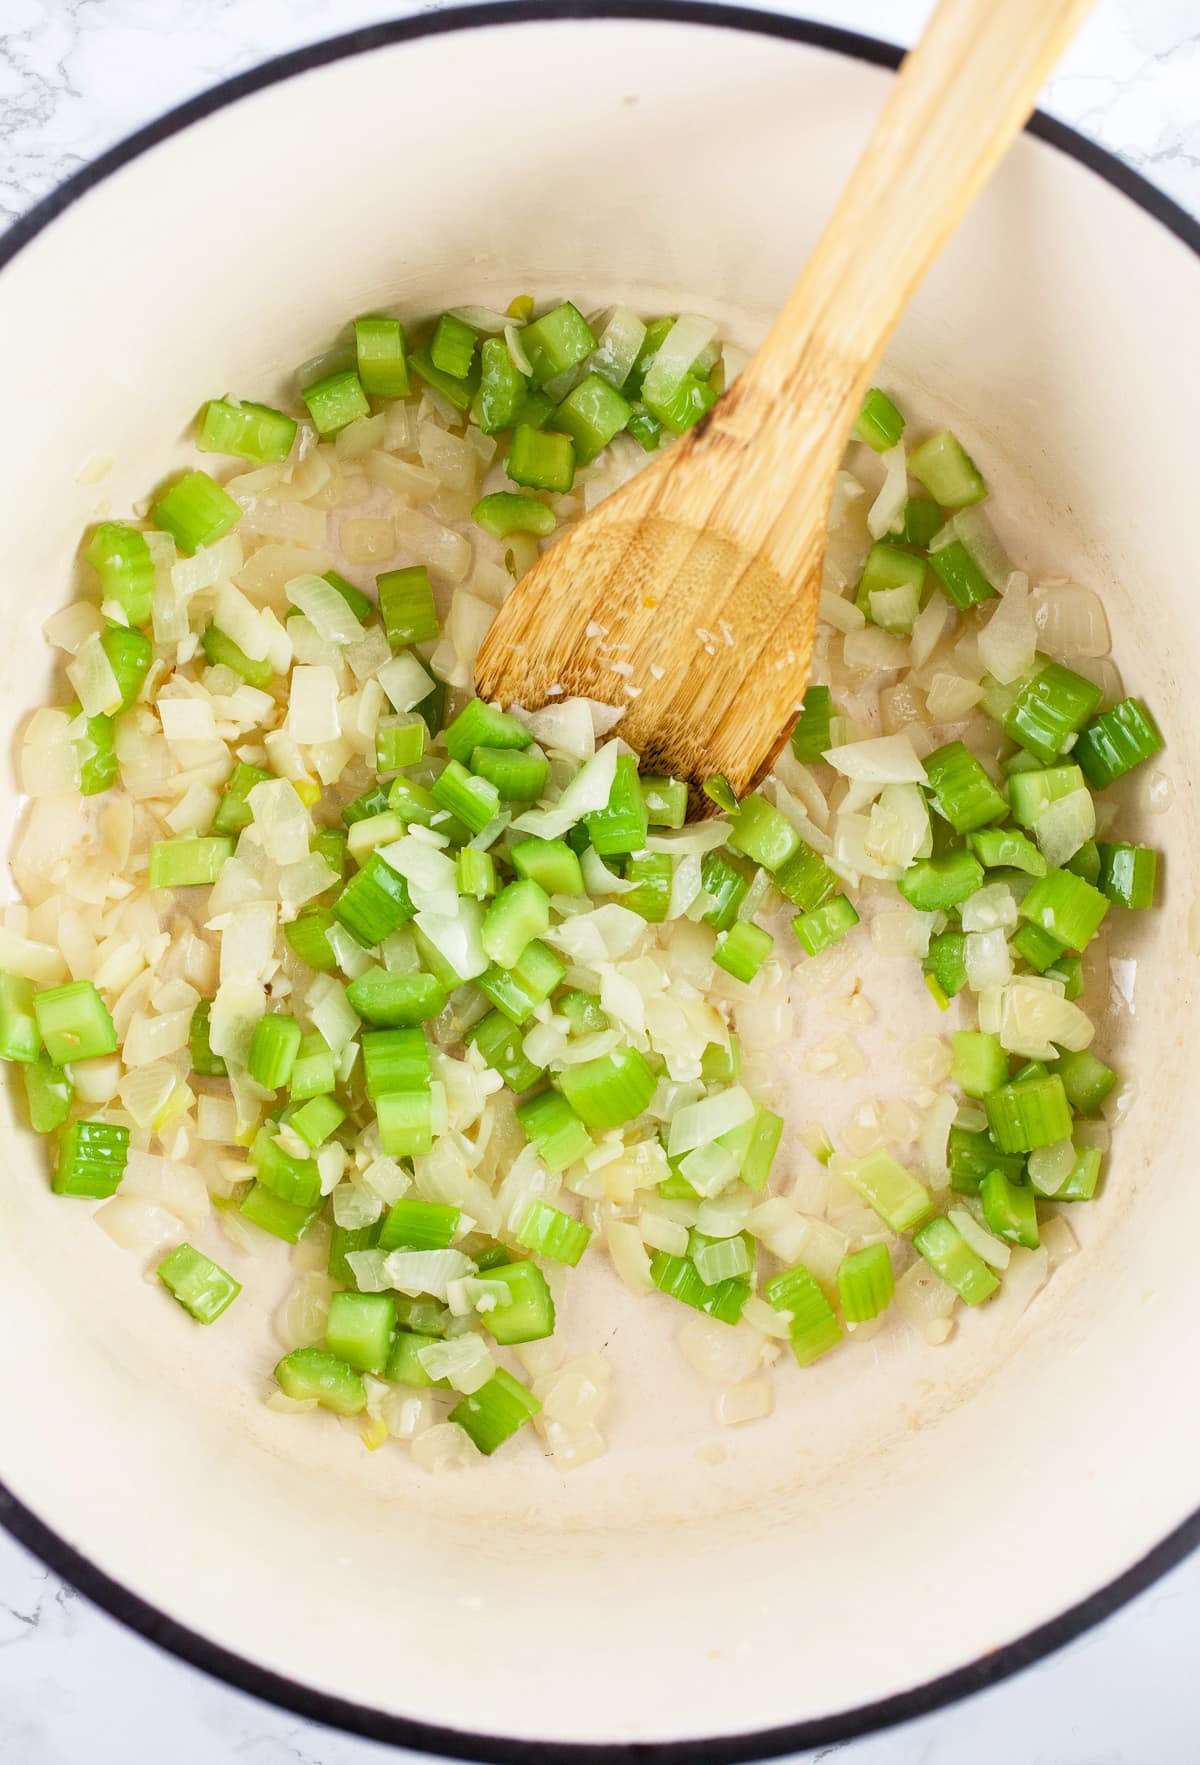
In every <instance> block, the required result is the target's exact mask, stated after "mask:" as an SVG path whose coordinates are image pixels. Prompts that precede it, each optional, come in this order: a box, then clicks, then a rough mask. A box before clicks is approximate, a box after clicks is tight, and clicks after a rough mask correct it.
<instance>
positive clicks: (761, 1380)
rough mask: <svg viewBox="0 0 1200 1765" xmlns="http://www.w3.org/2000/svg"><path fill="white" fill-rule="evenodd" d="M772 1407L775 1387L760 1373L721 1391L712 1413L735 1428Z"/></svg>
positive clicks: (719, 1420) (723, 1425) (768, 1412)
mask: <svg viewBox="0 0 1200 1765" xmlns="http://www.w3.org/2000/svg"><path fill="white" fill-rule="evenodd" d="M860 1328H861V1326H860ZM774 1408H775V1387H774V1385H773V1384H772V1382H771V1378H770V1375H769V1374H767V1373H761V1374H760V1375H759V1376H758V1378H757V1379H746V1380H744V1381H743V1382H742V1383H741V1384H740V1385H730V1386H729V1387H728V1388H727V1389H726V1390H724V1391H722V1392H721V1393H720V1395H719V1396H718V1398H717V1401H716V1403H715V1404H714V1406H713V1413H714V1415H715V1416H716V1419H717V1421H718V1422H719V1423H720V1425H721V1427H722V1428H736V1427H738V1426H740V1424H741V1423H743V1422H759V1421H762V1419H763V1418H764V1417H766V1416H769V1415H770V1414H771V1411H772V1410H773V1409H774Z"/></svg>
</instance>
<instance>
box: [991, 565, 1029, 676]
mask: <svg viewBox="0 0 1200 1765" xmlns="http://www.w3.org/2000/svg"><path fill="white" fill-rule="evenodd" d="M977 642H978V646H979V659H980V661H981V662H982V663H983V665H984V667H985V668H986V669H987V670H988V673H989V674H991V675H992V676H993V677H994V678H995V679H996V680H998V681H1000V683H1001V685H1003V686H1009V685H1011V683H1012V682H1013V681H1015V680H1020V679H1021V677H1022V675H1025V674H1028V673H1029V672H1030V670H1031V669H1032V668H1033V665H1034V658H1035V655H1036V652H1037V626H1036V624H1035V621H1034V615H1033V605H1032V602H1031V601H1030V598H1029V582H1028V578H1027V577H1025V576H1024V575H1022V574H1021V573H1020V572H1019V571H1014V572H1013V573H1012V575H1011V576H1010V577H1009V578H1008V584H1007V587H1006V589H1005V591H1004V594H1003V595H1002V596H1001V598H1000V600H999V601H998V602H997V603H996V610H995V612H994V613H993V614H992V616H991V618H990V619H989V620H988V621H987V624H986V625H984V627H983V628H982V630H981V631H980V632H979V634H978V638H977Z"/></svg>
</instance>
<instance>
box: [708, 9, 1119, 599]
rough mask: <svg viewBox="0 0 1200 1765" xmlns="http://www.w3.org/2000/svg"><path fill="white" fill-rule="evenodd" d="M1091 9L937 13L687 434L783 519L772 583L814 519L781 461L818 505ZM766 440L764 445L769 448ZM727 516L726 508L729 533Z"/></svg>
mask: <svg viewBox="0 0 1200 1765" xmlns="http://www.w3.org/2000/svg"><path fill="white" fill-rule="evenodd" d="M1091 5H1092V0H940V4H939V5H938V7H937V9H936V11H935V12H934V14H933V16H932V18H931V19H930V22H929V24H928V26H927V27H926V29H925V32H924V35H923V36H922V37H921V39H920V41H919V42H918V44H917V45H916V47H915V48H914V49H913V50H912V52H911V53H910V54H909V55H908V56H906V57H905V60H904V63H903V66H902V67H901V70H900V75H899V78H898V79H897V80H896V82H895V84H894V86H893V88H892V92H891V95H890V97H889V98H888V101H887V103H886V104H885V106H884V108H883V111H882V113H881V114H880V117H879V120H878V122H877V123H876V125H875V128H874V129H873V131H872V133H871V136H870V139H869V141H868V142H867V146H866V148H865V150H864V151H863V154H862V157H861V158H860V159H859V161H858V164H857V166H856V167H855V170H854V172H853V174H852V176H851V178H850V181H849V183H848V184H847V185H846V188H845V190H844V192H843V194H842V197H841V200H840V201H839V203H838V205H837V207H836V209H835V210H834V212H833V216H832V218H831V219H830V221H829V224H828V226H827V227H826V229H825V232H824V234H823V235H822V238H821V240H820V242H819V243H818V245H817V248H816V250H815V252H814V253H813V255H812V257H811V258H810V260H809V263H808V265H807V267H806V269H805V271H804V273H803V275H802V276H801V277H800V280H799V281H798V282H797V283H796V286H795V287H794V288H793V290H792V292H791V294H790V295H789V297H788V299H787V302H786V304H785V305H784V306H783V308H782V310H781V311H780V313H779V316H778V317H777V318H776V320H775V323H774V324H773V326H772V327H771V330H770V332H769V333H768V335H767V337H766V339H765V341H764V342H763V344H762V346H761V348H760V349H759V350H758V351H757V352H756V354H755V356H754V358H753V360H752V361H751V362H750V363H749V364H748V366H747V367H746V369H745V370H744V371H743V373H742V375H741V376H740V378H739V379H738V380H737V381H736V382H735V384H734V386H733V387H732V389H731V391H730V392H729V394H728V395H727V396H726V397H725V398H724V399H722V400H721V402H720V403H719V404H718V405H717V406H716V408H715V409H714V410H713V413H712V418H711V423H710V434H706V435H704V436H703V437H701V436H698V437H697V443H698V449H697V451H699V450H700V448H701V447H703V448H704V449H705V451H707V446H708V445H711V446H713V449H714V454H715V455H716V456H717V457H718V458H722V457H723V458H724V460H725V461H726V465H727V466H728V463H729V461H730V455H731V453H740V452H741V449H742V448H743V447H745V448H747V454H746V457H745V461H744V467H745V471H744V472H739V474H738V484H737V502H738V503H739V504H740V505H741V506H742V507H743V508H746V509H752V508H753V506H754V502H755V499H756V497H757V496H758V495H761V496H763V497H769V498H770V499H771V502H772V504H773V505H775V506H779V507H780V518H779V521H778V523H777V525H776V527H775V529H774V532H773V534H772V540H773V545H772V550H773V554H774V557H775V561H776V563H777V565H778V566H779V567H780V569H781V574H782V575H783V576H784V578H785V580H787V579H788V577H789V575H790V573H791V571H792V570H795V569H799V568H800V567H801V566H802V565H803V563H804V562H805V561H806V555H807V548H808V545H809V543H810V541H811V526H812V511H811V509H810V508H808V507H806V505H807V503H808V497H807V496H804V495H799V496H796V497H795V498H794V499H793V498H789V499H783V500H782V502H781V499H780V495H779V491H780V483H781V478H782V476H783V471H784V468H783V464H782V462H784V461H787V460H791V461H792V469H791V471H790V473H788V474H787V476H788V478H789V479H790V481H791V483H792V484H794V485H797V486H798V485H799V484H801V483H804V482H806V481H807V482H808V483H809V484H811V485H813V486H814V488H818V489H819V493H820V494H822V495H825V496H827V495H828V490H829V487H830V482H831V478H832V471H833V464H834V460H835V458H836V456H838V455H840V452H841V449H842V447H843V445H844V442H845V437H846V433H847V431H848V429H849V427H850V424H851V423H852V422H853V420H854V417H855V416H856V415H857V413H858V409H859V406H860V404H861V402H862V398H863V395H864V393H865V391H866V389H867V386H868V385H869V383H870V377H871V373H872V371H873V369H874V367H875V365H876V363H877V362H878V360H879V357H880V355H881V354H882V353H883V349H884V345H885V344H886V342H887V340H888V338H889V337H890V336H891V333H892V331H893V329H894V328H895V326H896V323H897V321H898V320H899V319H900V317H901V315H902V313H903V312H904V310H905V308H906V307H907V306H908V304H909V302H910V300H911V298H912V295H913V291H914V289H915V288H916V286H917V284H918V282H919V281H920V280H921V277H922V276H923V275H924V274H925V271H926V270H927V269H928V268H929V266H930V264H931V263H932V262H933V260H934V258H935V257H936V256H937V254H938V252H939V251H940V250H941V248H942V246H943V245H944V244H945V242H946V240H947V239H948V238H949V236H950V234H951V233H952V232H953V230H954V228H955V227H956V226H957V225H958V222H959V221H960V220H961V219H962V217H963V215H964V214H965V213H966V211H967V210H968V208H969V207H970V206H971V204H972V202H974V200H975V198H976V196H977V195H978V194H979V191H980V190H981V189H982V187H983V185H984V184H985V183H986V181H987V179H988V177H989V176H990V174H991V173H992V171H993V170H994V169H995V167H996V165H997V163H998V162H999V160H1000V159H1001V158H1002V156H1003V154H1004V153H1005V151H1006V149H1007V148H1008V147H1009V145H1010V144H1011V142H1012V140H1013V139H1014V137H1015V136H1016V135H1017V134H1018V133H1019V132H1020V130H1021V128H1022V126H1023V125H1024V123H1025V120H1026V118H1027V117H1028V116H1029V113H1030V111H1031V110H1032V108H1033V104H1034V101H1035V99H1036V97H1037V94H1038V91H1039V90H1040V88H1041V86H1042V84H1043V83H1044V81H1045V79H1046V77H1047V75H1048V74H1049V73H1050V71H1051V69H1052V68H1053V66H1054V64H1055V62H1056V61H1057V59H1058V57H1059V55H1060V54H1061V52H1062V50H1063V48H1064V46H1065V44H1066V43H1067V42H1068V40H1069V39H1070V37H1071V35H1072V33H1073V32H1074V30H1075V29H1076V27H1077V26H1078V24H1079V22H1080V20H1081V19H1082V18H1083V16H1084V14H1085V13H1086V12H1087V11H1089V9H1090V7H1091ZM711 430H716V431H717V433H716V434H711ZM766 431H775V432H776V433H775V434H774V435H773V436H772V437H771V438H770V441H769V443H768V440H767V435H766V433H765V432H766ZM751 442H753V444H754V445H753V447H750V446H749V444H750V443H751ZM714 463H715V462H714ZM722 500H724V499H722ZM731 513H732V511H731V510H730V508H729V506H728V504H726V506H725V507H724V508H723V509H722V511H721V523H722V525H723V526H725V527H726V528H728V527H729V525H730V524H731V523H730V515H731ZM732 524H733V526H734V528H735V531H736V528H737V525H738V523H737V521H736V518H735V519H734V521H733V523H732ZM789 529H793V530H794V543H792V544H789V534H788V530H789Z"/></svg>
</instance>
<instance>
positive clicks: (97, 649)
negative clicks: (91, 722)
mask: <svg viewBox="0 0 1200 1765" xmlns="http://www.w3.org/2000/svg"><path fill="white" fill-rule="evenodd" d="M67 679H68V680H69V681H70V682H71V685H72V687H73V688H74V689H75V697H76V698H77V699H78V700H79V703H80V704H81V705H82V706H83V714H84V716H85V717H97V716H101V715H105V716H111V715H112V713H113V712H114V711H119V710H120V708H121V689H120V687H119V686H118V684H117V677H116V675H115V674H114V673H113V671H112V663H111V662H110V661H109V659H108V657H107V655H106V654H105V652H104V648H103V646H102V645H101V642H100V635H99V633H98V632H93V633H92V635H91V636H90V637H87V638H85V639H84V641H83V642H82V643H81V644H80V646H79V649H78V650H77V651H76V653H75V655H74V657H73V658H72V660H71V661H70V662H68V664H67Z"/></svg>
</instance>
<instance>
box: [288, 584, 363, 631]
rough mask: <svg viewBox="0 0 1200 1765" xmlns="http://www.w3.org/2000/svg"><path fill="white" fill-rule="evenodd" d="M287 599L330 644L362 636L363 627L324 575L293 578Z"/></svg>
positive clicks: (289, 585)
mask: <svg viewBox="0 0 1200 1765" xmlns="http://www.w3.org/2000/svg"><path fill="white" fill-rule="evenodd" d="M287 598H288V600H289V601H290V602H291V604H292V606H293V607H299V609H300V611H301V612H302V613H303V614H304V616H305V618H306V619H307V620H308V621H309V623H310V624H311V625H312V627H313V629H314V630H315V631H316V633H317V635H318V636H319V637H321V638H323V639H324V640H325V641H326V642H327V643H336V644H351V643H356V642H358V641H359V640H360V639H361V637H362V634H363V632H362V626H361V625H360V624H359V622H358V620H357V619H356V618H355V616H354V614H353V613H352V612H351V611H350V608H349V607H348V606H347V604H346V602H345V600H344V599H343V598H342V596H341V595H340V594H339V593H338V591H337V589H336V588H334V586H333V584H332V583H331V582H326V580H325V578H324V577H323V576H295V577H293V578H292V580H291V581H290V582H289V583H288V584H287Z"/></svg>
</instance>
